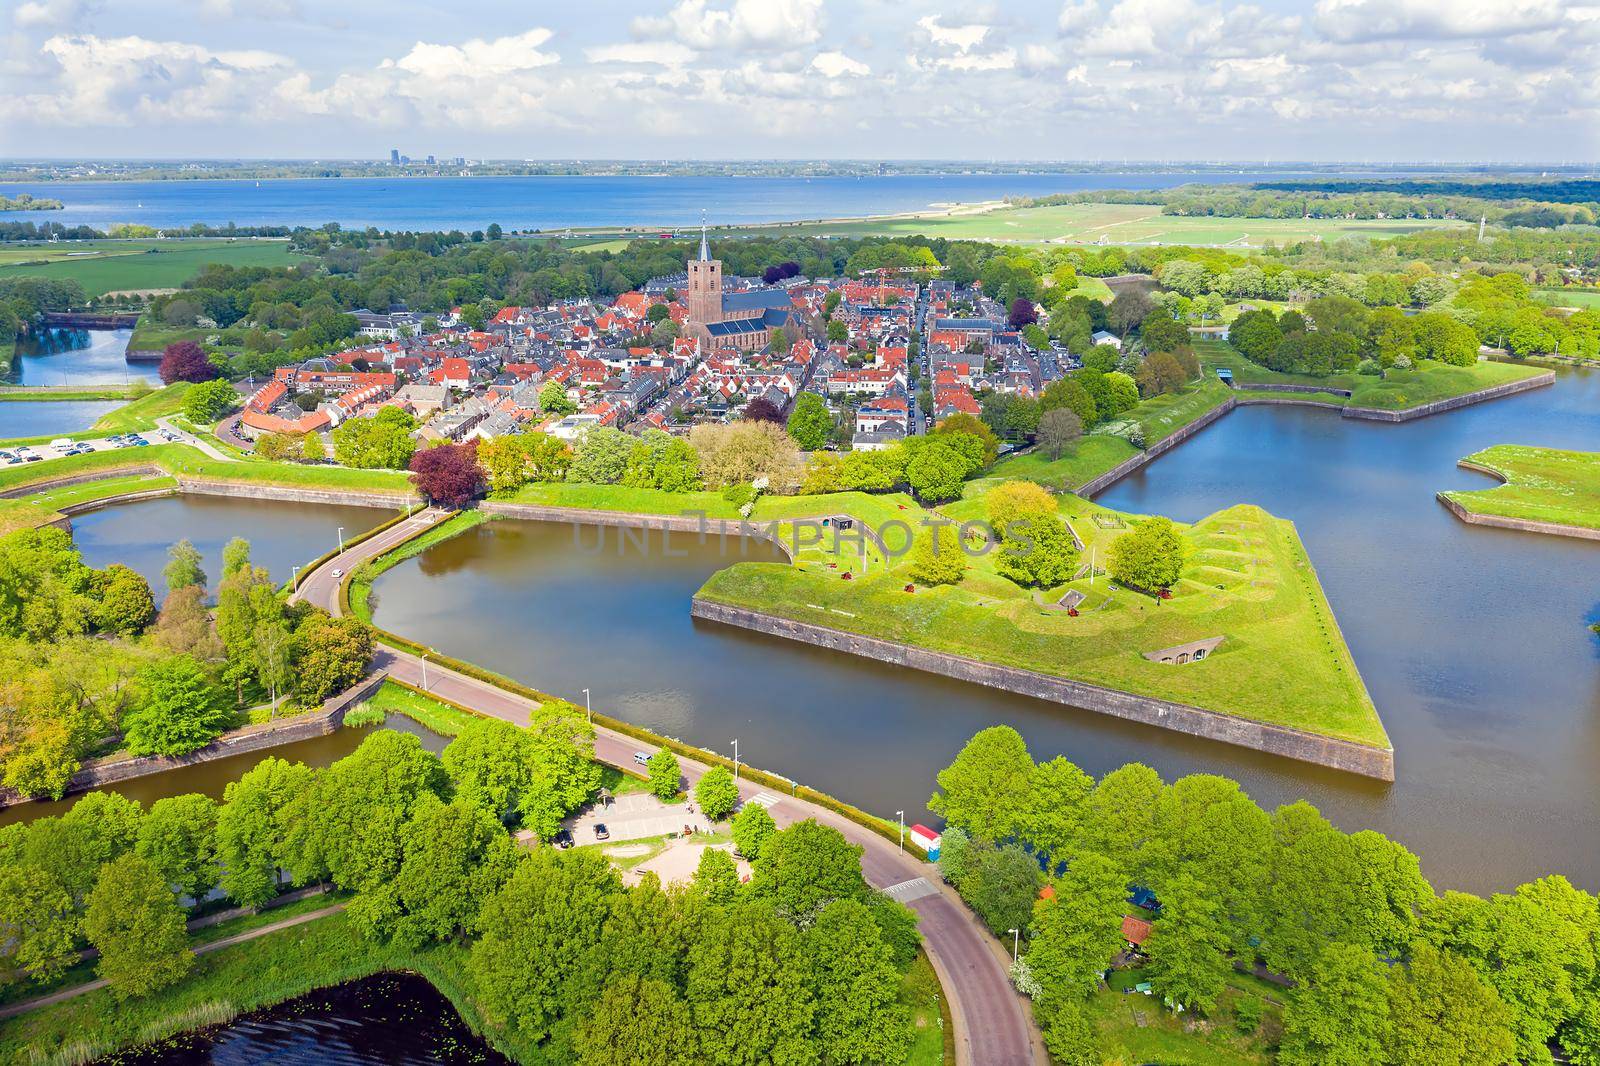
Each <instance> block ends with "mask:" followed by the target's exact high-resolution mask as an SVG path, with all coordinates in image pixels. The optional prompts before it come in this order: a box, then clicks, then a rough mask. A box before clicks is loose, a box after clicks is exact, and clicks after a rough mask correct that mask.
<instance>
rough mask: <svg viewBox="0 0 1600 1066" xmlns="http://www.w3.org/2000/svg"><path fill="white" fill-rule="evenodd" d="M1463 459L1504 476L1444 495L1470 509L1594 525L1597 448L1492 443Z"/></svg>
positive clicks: (1599, 515)
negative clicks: (1500, 481) (1490, 484)
mask: <svg viewBox="0 0 1600 1066" xmlns="http://www.w3.org/2000/svg"><path fill="white" fill-rule="evenodd" d="M1463 462H1466V463H1473V464H1475V465H1477V466H1484V467H1488V468H1489V469H1490V470H1493V471H1494V472H1495V473H1497V474H1499V475H1500V476H1501V477H1503V478H1504V479H1505V480H1506V484H1504V485H1500V486H1498V487H1496V488H1492V489H1477V490H1473V491H1465V492H1463V491H1457V492H1446V493H1445V494H1444V495H1445V496H1447V497H1448V498H1450V499H1452V500H1454V501H1455V502H1456V503H1458V504H1460V505H1461V506H1462V507H1464V508H1466V509H1467V510H1468V511H1471V512H1473V513H1474V514H1486V515H1500V516H1503V517H1506V518H1523V519H1528V520H1531V521H1535V522H1553V523H1556V524H1557V525H1563V526H1577V527H1579V528H1582V529H1600V453H1597V452H1565V451H1558V450H1556V449H1554V448H1530V447H1527V446H1525V445H1521V444H1496V445H1495V446H1494V447H1492V448H1485V449H1484V450H1483V451H1481V452H1475V453H1473V454H1472V455H1469V456H1467V457H1466V459H1464V460H1463Z"/></svg>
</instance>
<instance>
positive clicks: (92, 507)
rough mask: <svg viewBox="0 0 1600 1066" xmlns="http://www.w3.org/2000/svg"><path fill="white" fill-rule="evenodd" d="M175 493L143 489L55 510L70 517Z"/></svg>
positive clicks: (171, 490) (176, 491) (170, 489)
mask: <svg viewBox="0 0 1600 1066" xmlns="http://www.w3.org/2000/svg"><path fill="white" fill-rule="evenodd" d="M177 493H178V490H177V489H175V488H163V489H143V490H141V491H139V492H123V493H119V494H118V495H116V496H106V497H104V498H102V499H98V500H85V501H83V502H82V503H69V504H67V505H66V506H65V507H58V508H56V510H58V511H60V512H61V513H62V514H63V515H67V516H69V517H70V516H71V515H75V514H83V513H85V512H87V511H98V510H99V509H100V508H102V507H110V506H111V505H112V504H117V503H136V502H138V501H139V500H156V499H160V498H161V497H163V496H175V495H177Z"/></svg>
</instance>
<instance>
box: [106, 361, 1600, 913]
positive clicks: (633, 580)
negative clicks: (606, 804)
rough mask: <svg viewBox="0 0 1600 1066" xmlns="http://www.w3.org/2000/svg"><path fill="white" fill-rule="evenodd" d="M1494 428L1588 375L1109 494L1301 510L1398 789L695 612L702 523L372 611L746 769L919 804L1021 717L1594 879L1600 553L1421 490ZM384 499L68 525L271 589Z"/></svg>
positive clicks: (1201, 439)
mask: <svg viewBox="0 0 1600 1066" xmlns="http://www.w3.org/2000/svg"><path fill="white" fill-rule="evenodd" d="M1501 441H1508V442H1526V443H1532V444H1548V445H1556V446H1563V447H1573V448H1583V449H1588V450H1595V449H1600V373H1591V372H1583V371H1574V372H1566V373H1563V374H1562V375H1561V377H1560V380H1559V381H1558V383H1557V385H1556V386H1555V387H1554V388H1550V389H1542V390H1538V391H1536V392H1532V393H1527V394H1524V395H1522V396H1518V397H1515V398H1511V399H1506V400H1500V401H1496V402H1493V403H1489V404H1484V405H1480V406H1477V407H1472V408H1469V409H1466V410H1464V411H1459V412H1454V413H1452V414H1448V415H1444V416H1439V417H1435V418H1429V419H1424V420H1420V421H1417V422H1412V423H1407V424H1403V425H1398V426H1392V425H1383V424H1376V423H1366V422H1357V421H1353V420H1343V419H1340V418H1338V417H1337V416H1334V415H1331V414H1329V413H1326V412H1320V411H1315V410H1309V409H1297V408H1243V409H1240V410H1239V411H1236V412H1234V413H1233V414H1231V415H1229V416H1228V417H1227V418H1225V419H1223V420H1222V421H1221V422H1219V423H1217V424H1216V425H1215V426H1213V427H1211V428H1209V429H1207V430H1206V431H1205V432H1203V433H1201V434H1200V435H1199V436H1197V437H1196V438H1195V439H1194V440H1192V441H1190V442H1188V443H1186V444H1185V445H1184V446H1183V447H1182V448H1179V449H1177V450H1176V451H1174V452H1172V453H1170V454H1169V455H1167V456H1164V457H1163V458H1162V459H1160V460H1158V461H1156V462H1155V463H1153V464H1151V465H1150V466H1149V467H1148V468H1147V469H1146V470H1145V471H1144V472H1143V473H1142V474H1140V475H1138V476H1136V477H1134V478H1130V479H1129V480H1127V481H1124V482H1123V483H1121V484H1119V485H1117V486H1115V487H1114V488H1113V489H1112V490H1111V491H1110V492H1108V493H1107V494H1106V495H1105V496H1104V497H1103V498H1102V499H1103V500H1104V501H1105V502H1106V503H1108V504H1110V505H1112V506H1116V507H1122V508H1126V509H1129V510H1135V511H1144V512H1160V513H1168V514H1172V515H1174V516H1175V517H1178V518H1181V519H1195V518H1199V517H1201V516H1203V515H1205V514H1207V513H1209V512H1211V511H1213V510H1216V509H1218V508H1221V507H1224V506H1227V505H1229V504H1232V503H1235V502H1240V501H1244V502H1251V503H1257V504H1260V505H1262V506H1264V507H1266V508H1267V509H1269V510H1271V511H1273V512H1274V513H1276V514H1280V515H1283V516H1285V517H1287V518H1291V519H1293V520H1294V521H1295V523H1296V525H1297V527H1298V528H1299V531H1300V534H1301V536H1302V537H1303V538H1304V540H1305V541H1306V544H1307V547H1308V549H1309V550H1310V553H1311V558H1312V560H1313V562H1314V563H1315V564H1316V565H1317V567H1318V571H1319V573H1320V575H1321V577H1322V581H1323V584H1324V585H1325V587H1326V589H1327V591H1328V595H1329V598H1330V599H1331V600H1332V602H1333V606H1334V609H1335V611H1336V612H1337V614H1338V617H1339V619H1340V623H1341V625H1342V626H1343V628H1344V631H1345V634H1346V636H1347V638H1348V639H1349V642H1350V645H1351V649H1352V651H1353V653H1354V655H1355V658H1356V662H1357V664H1358V665H1359V666H1360V668H1361V671H1362V674H1363V677H1364V678H1365V680H1366V683H1367V686H1368V688H1369V689H1370V690H1371V692H1372V695H1373V699H1374V701H1375V702H1376V704H1377V706H1378V708H1379V711H1380V712H1381V713H1382V715H1383V718H1384V722H1385V724H1386V725H1387V727H1388V730H1389V733H1390V736H1391V737H1392V738H1393V740H1394V743H1395V748H1396V753H1397V754H1396V762H1397V775H1398V780H1397V781H1396V782H1395V783H1394V784H1393V785H1384V784H1382V783H1379V782H1374V781H1370V780H1366V779H1363V778H1357V777H1354V776H1351V775H1347V774H1340V773H1337V772H1334V771H1330V770H1323V769H1319V768H1316V767H1311V766H1307V765H1303V764H1300V763H1296V762H1292V761H1289V760H1284V759H1277V758H1273V757H1269V756H1265V755H1259V754H1255V753H1251V752H1248V751H1244V750H1241V749H1237V748H1233V747H1230V746H1227V745H1222V744H1214V743H1210V742H1206V741H1200V740H1196V739H1194V738H1190V737H1185V736H1181V735H1179V734H1175V733H1169V732H1165V731H1162V730H1157V729H1150V728H1147V727H1143V726H1139V725H1135V724H1132V723H1126V722H1120V721H1117V720H1114V719H1109V718H1105V717H1102V716H1099V715H1095V714H1091V713H1089V712H1086V711H1079V710H1076V709H1074V708H1070V707H1062V706H1059V705H1056V704H1053V703H1047V702H1043V701H1039V700H1032V699H1027V698H1024V697H1021V696H1014V695H1010V694H1006V693H1000V692H995V691H992V690H989V689H985V688H982V687H978V686H974V685H967V684H962V683H960V682H955V681H950V680H947V679H943V678H938V677H934V676H931V675H927V674H922V673H918V672H916V671H911V670H903V669H899V668H895V667H892V666H888V665H886V664H881V663H876V662H872V661H868V660H864V659H857V658H854V657H850V656H845V655H840V654H837V653H833V652H828V651H824V650H822V649H817V648H811V647H807V646H804V645H800V644H795V643H792V642H788V641H783V640H779V639H776V638H770V637H765V636H762V635H759V634H753V633H749V632H746V631H743V630H739V629H734V628H730V627H725V626H719V625H716V624H713V623H703V622H696V621H695V620H693V619H692V618H690V616H689V612H688V607H689V600H690V597H691V596H692V595H693V593H694V592H695V590H696V589H697V588H698V587H699V586H700V584H701V583H702V582H703V580H704V579H705V577H706V576H707V575H709V574H710V573H711V572H713V571H714V570H716V569H717V568H719V567H721V566H724V565H727V564H728V563H729V562H732V561H735V560H736V559H737V558H738V557H739V556H738V555H737V546H736V545H729V548H728V551H727V552H725V551H724V550H723V549H722V546H721V545H719V544H718V542H717V541H716V540H715V539H712V540H710V541H709V542H708V543H707V544H704V545H701V544H699V543H697V542H696V540H695V539H694V538H693V537H692V536H687V535H679V536H675V537H674V538H673V539H672V541H671V545H670V547H671V551H670V553H669V552H666V551H663V550H662V544H661V541H660V540H659V537H658V538H657V539H655V540H653V541H652V542H651V544H652V550H651V551H650V552H649V553H647V554H644V553H641V552H640V551H638V550H637V548H630V549H629V550H627V551H626V552H621V551H619V541H618V539H617V535H616V533H615V531H609V532H606V533H605V534H604V535H603V539H601V536H602V535H601V534H600V533H599V532H598V531H596V530H594V529H593V528H586V529H581V530H579V531H578V533H577V534H575V533H574V530H573V529H572V528H570V527H568V526H565V525H559V524H540V523H524V522H513V521H504V522H494V523H489V524H486V525H484V526H481V527H479V528H477V529H475V530H473V531H471V532H469V533H467V534H464V535H463V536H461V537H458V538H456V539H454V540H451V541H447V542H445V543H444V544H441V545H438V546H436V547H434V548H432V549H430V550H429V551H427V552H425V553H423V554H422V555H421V556H419V557H417V558H415V559H412V560H409V561H407V562H405V563H403V564H401V565H400V566H398V567H396V568H395V569H394V570H391V571H390V572H389V573H388V574H386V575H385V576H384V577H383V578H382V579H381V580H380V581H379V582H378V586H377V590H376V611H377V619H378V621H379V623H380V624H382V625H383V626H385V627H386V628H389V629H392V630H394V631H396V632H400V633H404V634H406V635H408V636H410V637H413V638H415V639H417V640H420V641H422V642H424V643H426V644H429V645H432V646H434V647H436V648H438V649H439V650H440V651H441V652H448V653H450V654H453V655H456V656H460V657H462V658H466V659H470V660H473V661H475V662H479V663H482V664H483V665H485V666H488V667H490V668H492V669H496V670H499V671H502V672H504V673H507V674H510V675H512V676H515V677H518V678H521V679H523V680H525V681H527V682H529V683H530V684H533V685H536V686H538V687H540V688H542V689H545V690H546V691H551V692H555V693H557V694H560V695H564V696H567V697H570V698H574V699H581V698H582V696H581V692H582V690H583V689H584V688H589V689H591V691H592V695H593V699H594V704H595V706H596V707H600V708H604V709H605V710H606V711H608V712H610V713H613V714H616V715H618V716H619V717H622V718H625V719H628V720H630V721H633V722H637V723H639V724H641V725H645V726H648V727H650V728H652V729H655V730H658V731H660V732H662V733H666V734H668V735H672V736H676V737H679V738H681V739H683V740H685V741H687V742H690V743H693V744H698V745H702V746H706V747H712V748H716V749H717V750H720V751H723V752H728V751H730V745H731V743H732V741H733V740H734V739H735V738H737V739H738V740H739V753H740V755H741V757H742V758H743V759H745V760H746V761H748V762H750V763H752V764H754V765H759V766H762V767H765V768H768V769H771V770H775V771H777V772H779V773H783V774H787V775H788V776H790V777H792V778H794V779H796V780H797V781H799V782H802V783H804V784H807V785H811V786H813V787H817V788H821V789H823V790H825V791H827V792H830V793H833V794H835V795H838V796H840V797H842V798H844V799H847V800H849V801H851V802H853V803H856V804H858V805H860V806H862V807H864V808H866V809H868V810H871V811H874V812H876V813H880V814H885V815H892V814H893V812H895V811H896V810H901V809H904V810H905V811H906V812H907V816H908V818H909V819H913V820H915V819H919V818H922V819H924V820H926V818H927V815H926V813H925V804H926V802H927V798H928V796H929V793H930V792H931V791H932V788H933V776H934V774H935V772H936V771H937V770H938V769H939V768H940V767H942V766H944V765H945V764H947V763H948V762H949V760H950V758H951V756H952V755H953V754H954V753H955V751H956V750H957V749H958V748H959V747H960V746H961V744H963V743H964V742H965V741H966V739H967V738H968V737H970V736H971V735H972V734H973V733H975V732H977V731H978V730H979V729H982V728H984V727H986V726H988V725H992V724H996V723H1008V724H1011V725H1013V726H1015V727H1017V728H1018V729H1019V730H1021V732H1022V733H1023V735H1024V736H1025V737H1026V738H1027V740H1028V743H1029V746H1030V748H1031V749H1032V750H1033V752H1034V754H1035V756H1036V757H1038V758H1047V757H1050V756H1053V755H1056V754H1064V755H1066V756H1067V757H1069V758H1071V759H1072V760H1074V761H1075V762H1077V763H1079V764H1080V765H1082V766H1083V767H1084V768H1085V769H1087V770H1089V771H1091V772H1093V773H1095V774H1100V773H1104V772H1106V771H1107V770H1110V769H1113V768H1115V767H1116V766H1119V765H1121V764H1123V763H1125V762H1130V761H1136V760H1137V761H1142V762H1145V763H1148V764H1149V765H1151V766H1154V767H1155V768H1156V769H1158V770H1159V771H1160V772H1161V773H1162V774H1163V775H1164V776H1166V777H1167V778H1168V779H1172V778H1175V777H1177V776H1180V775H1182V774H1185V773H1194V772H1216V773H1222V774H1227V775H1229V776H1232V777H1235V778H1237V779H1239V780H1240V781H1242V782H1243V783H1244V784H1245V786H1246V787H1247V789H1248V790H1249V791H1250V793H1251V794H1252V795H1253V796H1254V797H1255V798H1256V799H1257V800H1258V801H1259V802H1261V803H1262V804H1263V805H1266V806H1269V807H1270V806H1272V805H1276V804H1278V803H1283V802H1287V801H1290V800H1294V799H1297V798H1301V797H1305V798H1308V799H1310V800H1311V801H1312V802H1314V803H1316V804H1317V805H1318V806H1319V807H1321V808H1322V809H1323V810H1324V811H1325V812H1327V813H1328V814H1329V816H1330V817H1332V818H1333V819H1334V820H1335V821H1336V822H1337V823H1338V824H1339V825H1341V826H1342V827H1344V828H1345V829H1348V830H1355V829H1361V828H1375V829H1378V830H1381V831H1383V832H1384V833H1386V834H1388V835H1390V836H1392V837H1394V838H1395V839H1397V840H1400V841H1402V842H1404V843H1405V844H1406V845H1407V846H1409V847H1410V848H1412V849H1413V850H1414V851H1416V852H1417V853H1418V854H1419V855H1420V856H1421V858H1422V862H1423V867H1424V869H1425V870H1426V872H1427V873H1428V874H1429V876H1430V877H1431V878H1433V880H1434V882H1435V884H1436V885H1438V886H1439V887H1441V888H1445V887H1451V888H1462V889H1468V890H1473V891H1490V890H1497V889H1504V888H1507V887H1509V886H1511V885H1514V884H1516V883H1518V882H1521V881H1525V880H1528V879H1530V878H1533V877H1537V876H1539V875H1541V874H1544V873H1546V872H1552V871H1559V872H1563V873H1566V874H1567V875H1568V876H1570V877H1572V878H1573V879H1574V880H1575V881H1576V882H1578V883H1579V884H1581V885H1583V886H1584V887H1586V888H1590V889H1594V888H1596V887H1600V852H1597V851H1596V849H1594V848H1592V847H1588V846H1585V845H1584V844H1583V843H1582V842H1586V841H1592V840H1594V839H1596V834H1597V829H1600V779H1597V778H1596V777H1595V774H1594V770H1593V768H1594V767H1595V766H1596V765H1597V764H1600V642H1597V641H1596V639H1595V638H1594V637H1593V636H1592V635H1591V634H1590V633H1589V632H1588V631H1587V629H1586V628H1585V624H1586V623H1587V622H1589V621H1592V620H1595V619H1596V617H1600V609H1597V606H1596V604H1597V599H1600V592H1597V589H1600V545H1594V544H1590V543H1586V542H1582V541H1575V540H1563V539H1560V538H1553V537H1542V536H1538V535H1534V534H1516V533H1510V532H1504V531H1497V530H1491V529H1482V528H1477V527H1469V526H1466V525H1463V524H1461V523H1459V522H1457V521H1456V520H1455V519H1454V518H1452V517H1451V516H1450V515H1449V514H1448V513H1447V512H1446V511H1445V510H1444V509H1443V508H1442V507H1440V506H1439V504H1438V503H1437V502H1436V501H1435V500H1434V498H1433V493H1434V492H1435V491H1436V490H1438V489H1444V488H1454V487H1471V486H1478V485H1486V484H1488V481H1487V480H1486V479H1485V478H1483V477H1481V476H1479V475H1475V474H1470V473H1468V472H1465V471H1462V470H1460V469H1458V468H1457V467H1456V466H1455V461H1456V459H1458V458H1459V457H1461V456H1464V455H1466V454H1468V453H1470V452H1473V451H1476V450H1477V449H1479V448H1482V447H1485V446H1487V445H1489V444H1493V443H1496V442H1501ZM379 515H380V512H377V511H372V510H361V509H335V508H322V507H299V506H294V507H291V506H287V505H282V504H271V503H258V502H251V501H244V500H227V499H210V498H183V499H168V500H161V501H155V502H149V503H140V504H132V505H127V506H123V507H116V508H111V509H107V510H105V511H101V512H97V513H94V514H90V515H84V516H80V517H79V518H78V519H76V520H75V526H76V528H77V530H78V539H79V542H80V543H81V544H82V545H83V547H84V551H85V556H86V558H87V561H89V562H90V563H91V564H92V565H96V566H103V565H105V564H106V563H107V562H111V561H114V560H122V561H125V562H128V563H130V565H133V566H134V567H135V568H136V569H139V570H141V571H142V572H144V573H145V574H146V575H147V576H150V577H152V579H153V580H155V581H156V582H159V571H160V568H161V565H162V564H163V562H164V558H165V557H164V552H165V548H166V545H167V544H168V543H169V542H170V541H172V540H175V539H177V538H178V537H179V536H189V537H190V538H191V539H193V540H195V542H196V543H197V544H200V545H201V546H202V548H203V549H205V550H206V551H207V557H208V566H209V567H210V568H211V569H212V571H213V572H214V571H215V568H216V559H217V553H218V552H219V551H220V546H221V544H222V543H223V542H224V541H225V540H226V539H227V538H228V537H229V536H232V535H234V534H236V533H237V534H240V535H244V536H247V537H249V538H250V539H251V540H252V542H253V543H254V544H255V545H256V549H257V551H256V555H257V559H258V561H262V562H265V563H266V564H267V565H269V566H271V567H272V568H273V571H274V574H275V576H278V577H284V576H287V566H288V565H290V564H291V563H298V562H302V561H304V560H307V559H310V558H312V557H314V556H316V555H319V554H321V553H322V551H324V550H325V549H326V547H327V546H329V545H331V543H332V541H333V538H334V537H335V536H336V527H337V526H338V525H345V526H346V532H350V531H351V530H353V529H355V528H361V527H362V526H363V524H364V525H366V526H370V525H372V524H374V523H375V522H376V521H378V519H379ZM750 550H751V552H752V557H757V556H758V555H759V556H765V555H766V553H767V552H768V551H770V549H767V548H763V547H760V546H752V547H751V549H750ZM730 552H731V553H732V554H729V553H730ZM158 587H159V585H158ZM354 739H355V738H353V737H351V738H348V740H349V742H352V743H353V740H354ZM345 742H346V741H345V738H340V739H339V741H338V742H337V743H338V744H339V745H340V747H341V748H342V744H343V743H345ZM314 743H320V742H314ZM338 753H339V754H342V750H340V751H339V752H338ZM285 754H286V755H291V756H294V753H293V752H285ZM317 754H318V757H317V758H316V759H315V760H314V761H319V762H320V761H323V759H325V758H331V757H336V756H335V755H334V754H333V753H332V752H331V751H329V752H319V753H317ZM241 769H242V767H241ZM188 772H189V771H184V773H188ZM237 772H238V771H237V770H233V771H230V776H236V774H237ZM172 785H173V788H174V789H175V790H188V789H189V788H192V787H196V786H194V785H193V784H186V783H184V782H179V781H176V780H174V781H173V782H172ZM215 785H216V783H215V782H209V781H208V782H203V783H202V784H201V786H200V787H202V788H203V789H204V790H208V791H209V790H211V789H212V787H213V786H215Z"/></svg>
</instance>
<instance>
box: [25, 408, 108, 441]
mask: <svg viewBox="0 0 1600 1066" xmlns="http://www.w3.org/2000/svg"><path fill="white" fill-rule="evenodd" d="M121 406H122V401H121V400H12V401H3V402H0V441H3V440H15V439H17V438H19V437H53V436H56V435H57V434H61V433H77V432H78V431H80V430H85V429H88V428H89V427H90V426H92V425H94V424H95V422H97V421H99V419H100V417H101V416H102V415H107V414H110V413H111V412H112V411H115V410H116V409H117V408H119V407H121Z"/></svg>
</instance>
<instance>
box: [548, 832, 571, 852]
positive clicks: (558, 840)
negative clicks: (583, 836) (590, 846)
mask: <svg viewBox="0 0 1600 1066" xmlns="http://www.w3.org/2000/svg"><path fill="white" fill-rule="evenodd" d="M550 842H551V843H552V844H554V845H555V846H556V847H558V848H570V847H572V830H570V829H557V830H556V835H555V836H554V837H552V838H551V839H550Z"/></svg>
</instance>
